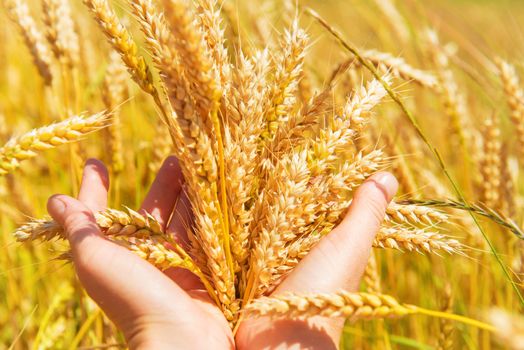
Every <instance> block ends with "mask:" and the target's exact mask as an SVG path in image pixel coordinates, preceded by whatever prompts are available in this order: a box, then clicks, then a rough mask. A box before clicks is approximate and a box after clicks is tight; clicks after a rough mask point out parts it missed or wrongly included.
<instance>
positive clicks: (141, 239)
mask: <svg viewBox="0 0 524 350" xmlns="http://www.w3.org/2000/svg"><path fill="white" fill-rule="evenodd" d="M94 215H95V220H96V223H97V225H98V226H99V228H100V229H101V231H102V233H103V234H104V235H105V236H106V237H107V238H108V239H109V240H111V241H112V242H115V243H117V244H119V245H121V246H124V247H126V248H127V249H129V250H131V251H132V252H134V253H135V254H137V255H138V256H140V257H141V258H143V259H145V260H147V261H149V262H150V263H152V264H153V265H155V266H156V267H157V268H158V269H160V270H166V269H168V268H170V267H182V268H185V269H187V270H189V271H191V272H193V273H194V274H195V275H197V276H198V277H199V278H200V279H201V280H202V282H203V283H204V285H205V287H206V289H207V290H208V292H209V294H210V296H211V297H212V298H214V299H215V300H216V301H217V302H218V299H216V293H215V291H214V289H213V288H212V287H211V285H210V284H209V282H208V281H207V278H206V277H205V275H204V273H202V271H201V270H200V269H199V268H198V266H197V265H196V264H195V263H194V261H193V260H192V259H191V257H190V256H189V255H188V254H187V253H186V252H185V251H184V250H183V249H182V248H181V247H180V246H179V245H178V244H176V243H175V242H174V241H173V240H171V239H169V237H167V236H166V235H165V234H164V232H163V231H162V226H161V225H160V223H159V222H158V221H157V220H156V219H155V218H154V217H153V216H151V215H150V214H147V213H146V214H145V215H142V214H140V213H138V212H136V211H134V210H132V209H129V208H126V210H125V211H120V210H115V209H106V210H104V211H101V212H98V213H95V214H94ZM13 235H14V237H15V238H16V239H17V241H19V242H28V241H34V240H44V241H50V240H52V239H65V238H66V237H65V232H64V230H63V228H62V226H60V225H59V224H58V223H57V222H55V221H53V220H49V219H37V220H33V221H31V222H29V223H27V224H25V225H23V226H21V227H20V228H18V229H17V230H16V231H15V232H14V234H13ZM167 245H169V246H171V247H172V248H173V249H168V248H167ZM64 257H66V258H67V257H70V254H69V253H66V254H65V255H64Z"/></svg>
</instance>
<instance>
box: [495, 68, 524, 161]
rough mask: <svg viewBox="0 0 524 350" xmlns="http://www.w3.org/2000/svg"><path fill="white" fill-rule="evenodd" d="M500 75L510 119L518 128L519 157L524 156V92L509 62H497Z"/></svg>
mask: <svg viewBox="0 0 524 350" xmlns="http://www.w3.org/2000/svg"><path fill="white" fill-rule="evenodd" d="M496 63H497V66H498V68H499V75H500V78H501V80H502V84H503V86H504V93H505V94H506V99H507V103H508V106H509V109H510V117H511V121H512V123H513V125H514V126H515V128H516V134H517V140H518V145H519V146H518V150H519V156H520V157H522V156H523V155H524V91H523V90H522V88H521V87H520V82H519V76H518V74H517V72H516V70H515V67H513V66H512V65H511V64H509V63H508V62H505V61H503V60H501V59H497V60H496Z"/></svg>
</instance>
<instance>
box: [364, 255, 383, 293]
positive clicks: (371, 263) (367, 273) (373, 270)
mask: <svg viewBox="0 0 524 350" xmlns="http://www.w3.org/2000/svg"><path fill="white" fill-rule="evenodd" d="M362 280H363V281H364V283H365V284H366V291H367V292H369V293H373V294H374V293H381V292H382V287H381V285H380V275H379V271H378V266H377V259H376V253H375V252H373V251H372V252H371V254H370V256H369V260H368V263H367V265H366V269H365V270H364V275H362Z"/></svg>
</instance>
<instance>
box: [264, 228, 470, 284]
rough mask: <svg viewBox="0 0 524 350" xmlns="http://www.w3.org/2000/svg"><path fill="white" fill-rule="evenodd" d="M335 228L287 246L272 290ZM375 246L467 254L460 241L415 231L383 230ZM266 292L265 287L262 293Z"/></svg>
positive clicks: (432, 252)
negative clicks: (464, 252)
mask: <svg viewBox="0 0 524 350" xmlns="http://www.w3.org/2000/svg"><path fill="white" fill-rule="evenodd" d="M334 227H335V225H334V224H329V225H324V226H323V228H322V231H321V230H320V229H317V230H316V231H313V232H311V233H309V234H307V235H304V236H303V237H300V238H298V239H297V240H295V241H293V242H292V243H290V244H289V245H288V246H286V248H285V251H284V252H283V253H282V254H281V255H282V257H281V259H280V260H279V264H278V265H277V266H276V267H275V268H274V269H273V271H272V275H271V279H270V281H269V282H268V283H267V285H268V286H269V287H274V286H276V285H278V283H279V282H280V281H281V280H282V278H283V277H285V276H286V275H287V274H288V273H290V272H291V271H292V270H293V269H294V268H295V267H296V266H297V265H298V264H299V263H300V261H301V260H302V259H303V258H304V257H305V256H306V255H307V254H308V253H309V252H310V251H311V249H312V248H313V247H314V246H315V245H316V244H317V243H318V242H319V241H320V239H321V238H322V237H323V236H324V235H326V234H328V233H329V232H331V230H332V229H333V228H334ZM373 247H374V248H386V249H396V250H400V251H410V252H418V253H430V254H438V253H439V252H440V251H445V252H447V253H449V254H463V252H462V250H463V245H462V244H461V243H459V242H458V241H457V240H455V239H450V238H447V237H446V236H444V235H442V234H439V233H436V232H428V231H425V230H414V229H412V228H409V229H408V228H391V227H382V228H381V229H380V231H379V233H378V234H377V236H376V237H375V240H374V241H373ZM369 278H370V277H368V279H369ZM267 289H270V288H267ZM265 290H266V289H264V288H261V291H265Z"/></svg>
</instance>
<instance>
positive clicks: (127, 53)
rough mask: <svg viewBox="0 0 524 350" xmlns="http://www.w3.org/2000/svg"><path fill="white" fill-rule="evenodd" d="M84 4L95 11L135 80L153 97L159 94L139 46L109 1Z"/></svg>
mask: <svg viewBox="0 0 524 350" xmlns="http://www.w3.org/2000/svg"><path fill="white" fill-rule="evenodd" d="M84 4H85V5H86V6H87V7H88V8H89V10H91V12H92V13H93V16H94V18H95V20H96V21H97V22H98V24H99V25H100V27H101V28H102V30H103V32H104V34H105V35H106V37H107V39H108V40H109V43H110V44H111V45H112V46H113V48H114V49H115V51H116V52H118V53H119V54H120V56H121V58H122V61H123V62H124V64H125V65H126V67H127V69H128V71H129V73H130V74H131V77H132V78H133V80H134V81H135V82H136V83H137V84H138V86H140V88H141V89H142V90H144V91H145V92H146V93H148V94H151V95H153V97H155V96H158V92H157V90H156V88H155V87H154V85H153V76H152V75H151V71H150V70H149V67H148V66H147V64H146V61H145V60H144V58H143V57H142V56H139V55H138V48H137V46H136V44H135V42H134V41H133V39H132V38H131V34H130V33H129V32H128V31H127V29H126V28H125V27H124V26H123V25H122V23H120V21H119V19H118V17H117V16H116V14H115V12H114V11H113V9H112V8H111V6H110V5H109V2H108V1H107V0H84Z"/></svg>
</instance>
